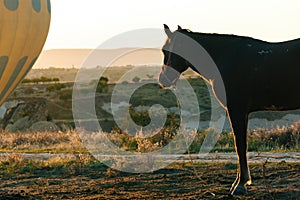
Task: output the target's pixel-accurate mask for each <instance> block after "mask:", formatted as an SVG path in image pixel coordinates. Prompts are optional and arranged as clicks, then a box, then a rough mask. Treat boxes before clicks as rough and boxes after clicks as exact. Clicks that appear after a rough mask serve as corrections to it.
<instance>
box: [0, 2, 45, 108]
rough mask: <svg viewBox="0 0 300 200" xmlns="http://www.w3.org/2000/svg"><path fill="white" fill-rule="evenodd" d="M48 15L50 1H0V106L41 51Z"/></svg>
mask: <svg viewBox="0 0 300 200" xmlns="http://www.w3.org/2000/svg"><path fill="white" fill-rule="evenodd" d="M50 17H51V7H50V0H0V105H1V104H2V103H3V102H4V101H5V99H6V98H7V97H8V95H9V94H10V93H11V92H12V91H13V90H14V89H15V88H16V86H17V85H18V83H20V82H21V81H22V79H23V78H24V77H25V75H26V74H27V73H28V72H29V70H30V69H31V68H32V66H33V65H34V63H35V61H36V60H37V58H38V56H39V54H40V53H41V50H42V48H43V46H44V43H45V41H46V38H47V35H48V31H49V25H50Z"/></svg>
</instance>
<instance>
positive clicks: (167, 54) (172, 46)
mask: <svg viewBox="0 0 300 200" xmlns="http://www.w3.org/2000/svg"><path fill="white" fill-rule="evenodd" d="M164 29H165V32H166V34H167V40H166V42H165V44H164V46H163V47H162V52H163V54H164V63H163V66H162V69H161V72H160V76H159V83H160V84H161V85H162V87H172V86H175V84H176V81H177V80H178V79H179V76H180V74H181V73H182V72H184V71H185V70H187V69H188V68H189V62H188V61H186V60H185V59H184V58H182V57H181V56H179V55H177V54H175V53H173V52H175V51H176V48H180V46H181V44H180V41H178V39H177V40H176V34H177V33H178V31H180V30H181V27H180V26H178V30H177V31H175V32H171V31H170V28H169V27H168V26H167V25H165V24H164Z"/></svg>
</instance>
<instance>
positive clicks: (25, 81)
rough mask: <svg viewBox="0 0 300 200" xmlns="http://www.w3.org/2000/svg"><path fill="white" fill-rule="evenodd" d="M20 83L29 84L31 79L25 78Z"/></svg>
mask: <svg viewBox="0 0 300 200" xmlns="http://www.w3.org/2000/svg"><path fill="white" fill-rule="evenodd" d="M22 83H31V79H29V78H25V79H23V81H22Z"/></svg>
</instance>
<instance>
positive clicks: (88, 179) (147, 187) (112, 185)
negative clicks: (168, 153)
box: [0, 162, 300, 199]
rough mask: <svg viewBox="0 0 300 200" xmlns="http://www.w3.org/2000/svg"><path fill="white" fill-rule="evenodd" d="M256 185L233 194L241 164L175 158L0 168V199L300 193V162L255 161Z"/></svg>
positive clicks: (277, 196) (251, 196) (278, 195)
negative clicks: (156, 166) (163, 162)
mask: <svg viewBox="0 0 300 200" xmlns="http://www.w3.org/2000/svg"><path fill="white" fill-rule="evenodd" d="M250 168H251V172H252V179H253V185H251V186H249V187H248V193H247V195H246V196H243V197H231V196H229V195H228V190H229V187H230V185H231V184H232V182H233V181H234V177H235V173H236V164H231V163H217V164H212V163H211V164H207V163H193V164H192V163H176V164H173V165H172V166H169V167H167V168H165V169H161V170H159V171H156V172H153V173H149V174H127V173H122V172H118V171H114V170H112V169H110V168H107V167H106V166H103V165H102V164H99V163H98V164H93V165H89V166H84V165H82V166H80V165H79V166H76V167H72V166H71V164H70V167H69V168H68V167H67V166H66V167H57V166H56V167H49V166H48V167H45V168H40V169H37V170H30V169H27V170H24V169H23V170H21V171H20V172H17V173H10V174H7V173H5V171H0V181H1V182H0V199H300V181H299V180H300V163H286V162H280V163H256V164H251V165H250Z"/></svg>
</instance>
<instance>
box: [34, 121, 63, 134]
mask: <svg viewBox="0 0 300 200" xmlns="http://www.w3.org/2000/svg"><path fill="white" fill-rule="evenodd" d="M29 131H30V132H58V131H60V129H59V127H58V126H57V125H56V124H55V123H53V122H49V121H40V122H36V123H34V124H32V126H31V127H30V128H29Z"/></svg>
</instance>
